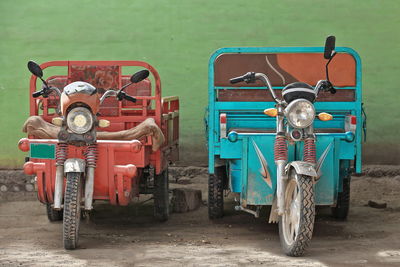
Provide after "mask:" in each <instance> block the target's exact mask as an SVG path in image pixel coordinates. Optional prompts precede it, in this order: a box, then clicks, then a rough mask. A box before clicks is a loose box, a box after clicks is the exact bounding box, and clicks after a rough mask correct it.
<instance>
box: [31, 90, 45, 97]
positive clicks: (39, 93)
mask: <svg viewBox="0 0 400 267" xmlns="http://www.w3.org/2000/svg"><path fill="white" fill-rule="evenodd" d="M41 95H43V90H40V91H37V92H34V93H32V97H33V98H36V97H39V96H41Z"/></svg>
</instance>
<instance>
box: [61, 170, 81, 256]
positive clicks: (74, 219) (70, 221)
mask: <svg viewBox="0 0 400 267" xmlns="http://www.w3.org/2000/svg"><path fill="white" fill-rule="evenodd" d="M66 176H67V183H66V187H65V196H64V220H63V242H64V248H65V249H75V248H76V247H77V246H78V239H79V223H80V219H81V198H82V178H81V176H82V174H81V173H80V172H70V173H67V175H66Z"/></svg>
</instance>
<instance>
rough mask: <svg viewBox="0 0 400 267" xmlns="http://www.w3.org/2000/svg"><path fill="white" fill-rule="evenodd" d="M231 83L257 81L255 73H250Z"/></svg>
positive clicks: (232, 80) (234, 79) (236, 78)
mask: <svg viewBox="0 0 400 267" xmlns="http://www.w3.org/2000/svg"><path fill="white" fill-rule="evenodd" d="M229 81H230V82H231V83H232V84H234V83H240V82H246V83H254V82H255V81H256V77H255V72H248V73H246V74H244V75H242V76H239V77H235V78H232V79H230V80H229Z"/></svg>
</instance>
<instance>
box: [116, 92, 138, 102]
mask: <svg viewBox="0 0 400 267" xmlns="http://www.w3.org/2000/svg"><path fill="white" fill-rule="evenodd" d="M117 98H118V100H119V101H121V100H122V99H126V100H128V101H131V102H133V103H136V98H134V97H133V96H130V95H128V94H127V93H125V92H124V91H120V92H119V93H118V94H117Z"/></svg>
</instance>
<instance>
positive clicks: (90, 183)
mask: <svg viewBox="0 0 400 267" xmlns="http://www.w3.org/2000/svg"><path fill="white" fill-rule="evenodd" d="M67 158H68V144H65V143H59V144H58V145H57V152H56V179H55V186H54V209H56V210H60V209H61V205H62V199H63V186H64V173H67V172H82V173H85V171H86V179H85V197H84V199H85V210H91V209H92V208H93V207H92V204H93V188H94V171H95V168H96V160H97V146H96V144H93V145H89V146H88V147H87V149H86V151H85V160H82V159H72V158H71V159H67Z"/></svg>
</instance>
